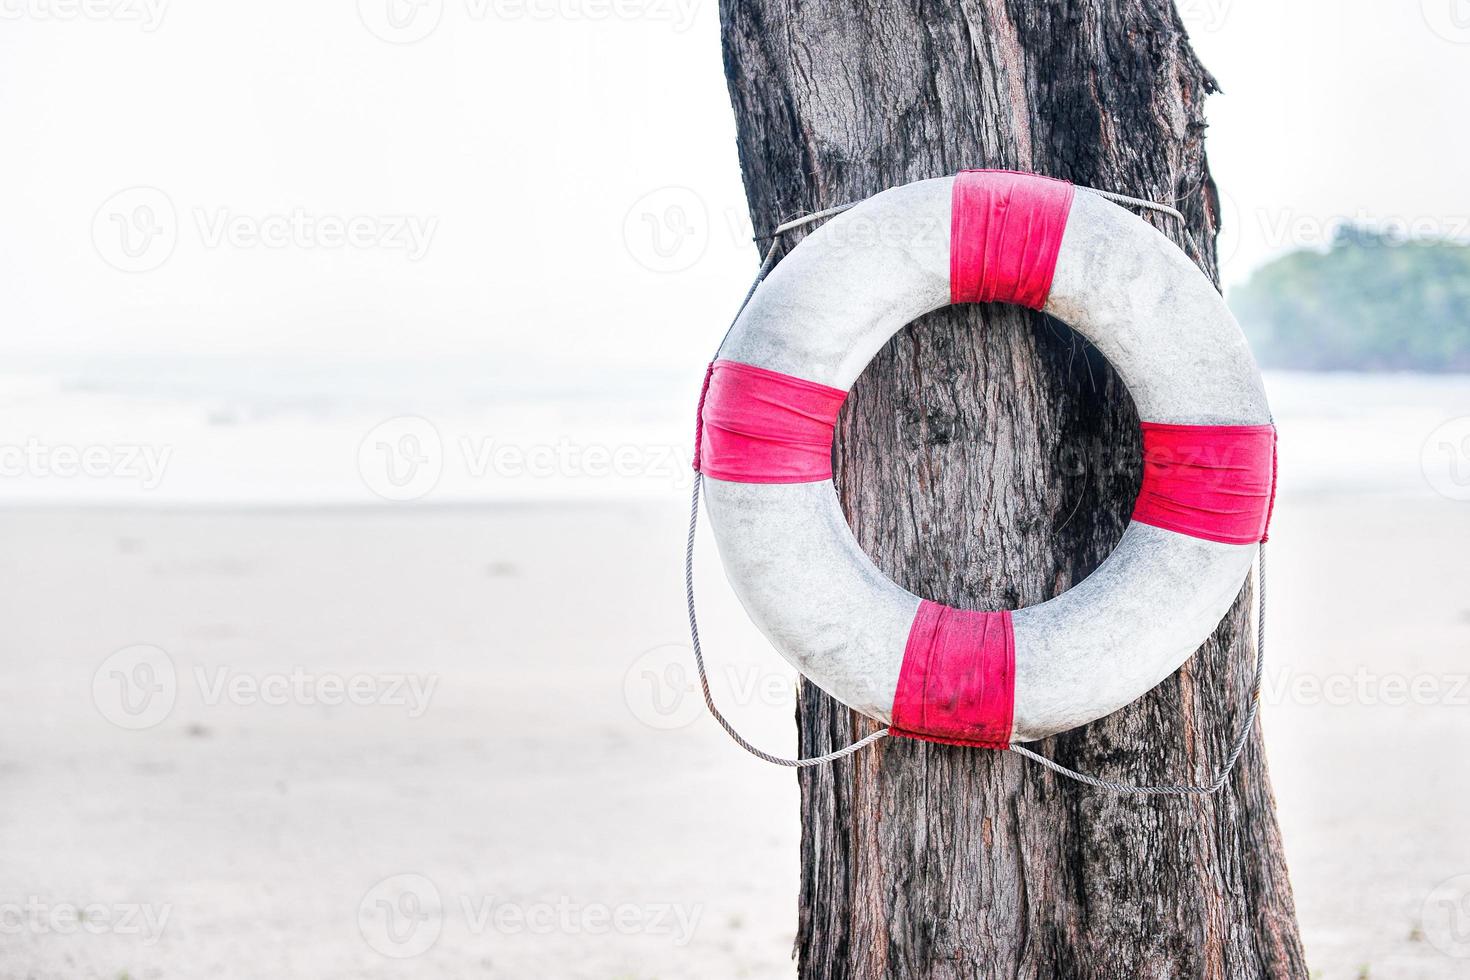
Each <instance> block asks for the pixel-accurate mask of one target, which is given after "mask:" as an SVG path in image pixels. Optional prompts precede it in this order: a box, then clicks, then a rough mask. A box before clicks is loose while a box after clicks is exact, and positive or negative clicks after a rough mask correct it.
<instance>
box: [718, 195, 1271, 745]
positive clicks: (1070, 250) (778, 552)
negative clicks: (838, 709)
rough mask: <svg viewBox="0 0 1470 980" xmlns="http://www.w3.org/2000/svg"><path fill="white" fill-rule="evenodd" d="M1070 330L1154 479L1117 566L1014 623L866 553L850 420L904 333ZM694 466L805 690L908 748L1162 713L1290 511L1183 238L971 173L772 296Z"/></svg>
mask: <svg viewBox="0 0 1470 980" xmlns="http://www.w3.org/2000/svg"><path fill="white" fill-rule="evenodd" d="M966 302H1011V303H1018V304H1021V305H1024V306H1028V307H1031V308H1034V309H1039V310H1044V311H1045V312H1046V313H1049V314H1051V315H1052V316H1055V317H1056V318H1058V319H1059V320H1062V321H1063V322H1065V323H1068V324H1070V325H1071V326H1072V327H1074V328H1075V329H1076V330H1078V331H1079V332H1080V333H1081V334H1082V335H1083V336H1085V337H1086V338H1087V339H1088V340H1089V341H1091V342H1092V343H1093V344H1094V345H1096V347H1097V348H1098V349H1099V350H1100V351H1101V352H1102V353H1103V354H1104V355H1105V356H1106V357H1107V358H1108V360H1109V361H1110V362H1111V363H1112V365H1113V366H1114V367H1115V368H1116V369H1117V371H1118V373H1119V375H1120V376H1121V377H1122V379H1123V381H1124V383H1125V384H1126V385H1127V388H1128V390H1129V392H1130V394H1131V395H1132V397H1133V400H1134V403H1135V405H1136V406H1137V409H1138V413H1139V417H1140V418H1141V419H1142V420H1143V423H1142V428H1143V433H1142V436H1143V449H1144V476H1143V484H1142V490H1141V491H1140V493H1139V497H1138V500H1137V503H1136V505H1135V509H1134V511H1133V515H1132V520H1131V521H1130V523H1129V525H1128V528H1127V530H1126V532H1125V533H1124V534H1123V537H1122V540H1121V541H1120V542H1119V544H1118V546H1117V548H1116V549H1115V550H1114V551H1113V552H1112V554H1111V555H1110V556H1109V557H1108V558H1107V559H1106V560H1105V561H1104V562H1103V563H1102V564H1101V565H1100V566H1099V567H1098V568H1097V569H1096V570H1095V571H1094V572H1093V573H1092V574H1091V575H1089V576H1088V577H1087V578H1086V579H1085V580H1084V581H1082V582H1081V583H1079V584H1077V585H1076V586H1074V587H1073V588H1071V589H1069V590H1067V591H1065V592H1064V593H1062V594H1061V595H1058V596H1057V597H1055V598H1053V599H1050V600H1048V601H1046V602H1042V603H1040V604H1037V605H1034V606H1028V607H1026V608H1023V609H1017V610H1014V611H1008V610H1001V611H965V610H959V609H953V608H950V607H947V606H943V605H940V604H938V603H935V602H931V601H929V600H926V599H922V598H920V597H919V596H916V595H913V594H911V593H909V592H907V591H906V590H904V589H902V588H900V587H899V586H898V585H896V584H895V583H893V582H892V581H890V580H889V579H888V578H887V577H886V576H885V575H884V574H883V573H882V572H880V571H879V570H878V568H877V567H876V566H875V565H874V564H873V562H872V561H871V560H869V558H868V557H867V555H865V554H864V553H863V551H862V549H861V548H860V547H859V546H858V544H857V542H856V540H855V539H854V538H853V536H852V533H851V530H850V529H849V528H848V525H847V522H846V520H845V518H844V517H843V514H842V510H841V508H840V506H839V504H838V501H837V497H836V494H835V491H834V488H833V485H832V480H831V477H832V466H831V447H832V433H833V429H834V426H835V424H836V420H837V413H838V410H839V409H840V407H841V405H842V402H843V399H844V398H845V397H846V395H847V392H848V390H849V389H850V388H851V386H852V384H853V382H854V381H855V380H856V379H857V377H858V375H859V374H860V373H861V372H862V370H863V369H864V367H865V366H866V365H867V364H868V362H869V360H871V359H872V357H873V355H874V354H876V353H877V351H878V350H879V348H880V347H881V346H882V345H883V344H884V343H885V342H887V340H888V339H889V337H891V336H892V335H893V334H894V333H895V332H896V331H898V330H900V329H901V328H902V327H903V326H904V325H906V324H908V323H909V322H910V321H912V320H914V319H916V318H918V317H919V316H922V315H923V314H925V313H928V312H930V311H932V310H935V309H937V308H939V307H941V306H945V305H947V304H950V303H966ZM698 414H699V433H698V435H697V438H696V449H695V468H696V470H698V471H699V472H700V473H701V474H702V477H703V483H704V496H705V502H706V506H707V507H708V511H709V518H710V522H711V525H712V527H713V530H714V535H715V539H716V542H717V544H718V546H719V552H720V557H721V560H722V563H723V566H724V570H725V573H726V576H727V578H728V579H729V582H730V584H731V586H732V587H733V589H734V591H735V592H736V594H737V595H738V596H739V598H740V601H741V603H742V604H743V605H744V607H745V610H746V612H747V613H748V614H749V616H750V617H751V619H752V620H753V621H754V622H755V624H756V626H757V627H758V628H759V629H760V630H761V632H762V633H763V634H764V635H765V636H766V637H767V638H768V639H769V640H770V642H771V643H772V644H773V645H774V646H775V648H776V649H777V650H778V651H779V652H780V653H781V654H782V655H783V656H784V657H785V658H786V659H787V660H788V661H790V662H791V664H792V665H793V666H795V667H796V668H797V669H798V670H799V671H800V672H801V673H802V674H803V675H805V676H806V677H807V678H809V679H810V680H811V681H813V682H814V683H816V684H817V685H818V686H819V687H821V688H822V689H823V690H825V691H826V692H827V693H829V694H831V695H832V696H833V697H835V698H836V699H837V700H839V701H841V702H843V703H844V704H846V705H848V706H849V707H851V708H853V709H856V710H857V711H860V712H862V713H863V714H865V715H868V716H870V717H872V718H874V719H877V720H879V721H881V722H884V723H886V724H888V725H890V727H891V731H892V734H895V735H908V736H911V737H916V738H921V739H927V740H931V741H938V742H947V743H955V744H963V745H978V746H987V747H992V748H1003V747H1005V746H1007V745H1009V744H1012V743H1014V742H1024V741H1031V740H1035V739H1039V738H1044V737H1046V736H1048V735H1052V734H1055V733H1057V732H1061V731H1065V730H1067V729H1070V728H1073V727H1076V726H1078V725H1082V724H1085V723H1087V722H1089V721H1093V720H1095V719H1097V718H1100V717H1102V716H1104V715H1107V714H1109V713H1111V712H1113V711H1115V710H1117V709H1119V708H1121V707H1123V706H1125V705H1127V704H1128V703H1130V702H1132V701H1134V700H1136V699H1137V698H1139V697H1140V696H1142V695H1143V694H1144V693H1145V692H1147V691H1148V690H1149V689H1151V688H1153V687H1154V686H1155V685H1157V684H1158V683H1159V682H1161V681H1162V680H1164V679H1165V678H1166V677H1168V676H1169V675H1170V674H1171V673H1173V672H1174V671H1175V670H1177V669H1178V668H1179V666H1180V665H1181V664H1182V663H1183V662H1184V661H1185V660H1186V659H1187V658H1188V657H1189V656H1190V655H1191V654H1192V653H1193V652H1194V651H1195V650H1196V649H1197V648H1198V647H1199V646H1200V645H1201V644H1202V643H1203V642H1204V641H1205V640H1206V639H1207V638H1208V637H1209V636H1210V634H1211V633H1212V632H1213V631H1214V629H1215V627H1216V626H1217V625H1218V624H1219V623H1220V621H1221V619H1222V618H1223V617H1224V615H1225V614H1226V612H1227V611H1228V610H1229V608H1230V606H1231V604H1232V603H1233V602H1234V600H1235V598H1236V597H1237V595H1238V594H1239V592H1240V589H1241V587H1242V585H1243V584H1244V582H1245V579H1246V576H1247V575H1248V573H1249V571H1250V568H1251V565H1252V561H1253V559H1254V557H1255V553H1256V550H1257V547H1258V545H1259V542H1261V541H1263V540H1264V539H1265V536H1266V529H1267V527H1268V525H1269V522H1270V511H1271V506H1272V503H1273V501H1274V496H1275V481H1276V432H1275V428H1274V426H1273V425H1272V420H1271V413H1270V409H1269V407H1268V405H1267V401H1266V394H1265V390H1264V387H1263V384H1262V380H1261V375H1260V371H1259V369H1258V368H1257V367H1256V364H1255V361H1254V359H1253V358H1252V356H1251V352H1250V349H1249V347H1248V345H1247V343H1246V340H1245V337H1244V336H1243V335H1242V333H1241V331H1240V328H1239V326H1237V324H1236V322H1235V319H1234V318H1233V317H1232V316H1231V314H1230V312H1229V310H1228V309H1227V308H1226V306H1225V304H1224V302H1223V301H1222V300H1221V297H1220V295H1219V294H1218V293H1217V292H1216V290H1215V288H1214V286H1213V285H1212V284H1211V282H1210V281H1209V280H1208V279H1207V278H1206V277H1205V276H1204V275H1203V274H1202V273H1201V272H1200V271H1199V270H1198V269H1197V268H1196V267H1195V266H1194V264H1193V263H1192V262H1191V261H1190V260H1189V258H1188V257H1186V256H1185V254H1184V253H1183V252H1182V251H1180V250H1179V249H1178V248H1177V247H1175V246H1174V244H1173V243H1171V242H1170V241H1169V240H1168V239H1167V238H1166V237H1165V236H1164V235H1162V234H1161V233H1159V232H1158V231H1156V230H1155V229H1154V228H1153V227H1151V226H1150V225H1149V224H1147V223H1146V222H1144V221H1141V220H1139V219H1138V218H1137V217H1136V216H1135V215H1133V214H1131V213H1130V212H1128V211H1126V210H1124V209H1123V208H1121V207H1119V206H1117V205H1116V204H1113V203H1111V202H1110V201H1108V200H1106V199H1105V198H1104V197H1102V196H1099V195H1098V194H1094V193H1087V192H1080V191H1078V189H1077V188H1074V186H1073V185H1071V184H1069V183H1066V182H1064V181H1059V180H1054V179H1051V178H1047V177H1041V176H1037V175H1035V174H1022V173H1015V172H1010V171H993V170H979V171H975V170H972V171H963V172H961V173H960V174H958V175H957V176H954V177H943V178H938V179H933V180H924V181H919V182H916V183H912V184H907V185H904V186H901V187H896V188H893V189H891V190H888V191H885V192H883V193H881V194H878V195H876V196H875V197H872V198H870V199H868V200H867V201H864V202H863V203H861V204H859V205H857V206H856V207H854V208H852V209H851V210H849V211H847V212H846V213H844V214H842V215H840V216H838V217H836V218H834V219H833V220H831V221H830V222H829V223H827V224H826V225H825V226H823V227H822V228H820V229H818V230H817V231H815V232H814V233H812V234H811V235H809V236H808V237H807V238H806V239H805V240H803V241H802V242H801V243H800V244H799V245H798V246H796V247H795V248H794V249H793V250H792V251H791V252H790V254H789V255H787V256H786V257H785V259H784V260H783V261H782V262H781V263H780V264H779V265H777V266H776V267H775V268H774V270H773V271H772V272H771V273H770V275H769V276H768V277H767V278H766V279H765V280H764V281H763V282H761V284H760V285H759V287H758V288H757V289H756V291H755V292H754V294H753V295H752V296H751V298H750V301H749V302H748V304H747V305H746V307H745V308H744V310H743V311H742V312H741V314H740V316H739V317H738V318H737V320H736V322H735V324H734V326H733V327H732V328H731V331H730V333H729V335H728V336H727V337H726V339H725V342H724V343H723V344H722V346H721V349H720V352H719V354H718V355H717V359H716V360H715V361H714V363H712V364H711V365H710V368H709V370H708V372H707V373H706V377H705V385H704V390H703V393H702V395H701V399H700V410H699V413H698Z"/></svg>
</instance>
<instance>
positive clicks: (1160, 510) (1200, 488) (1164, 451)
mask: <svg viewBox="0 0 1470 980" xmlns="http://www.w3.org/2000/svg"><path fill="white" fill-rule="evenodd" d="M1275 498H1276V427H1275V426H1272V425H1165V424H1162V423H1158V422H1144V423H1143V486H1142V487H1141V488H1140V489H1139V491H1138V502H1137V503H1136V504H1135V505H1134V507H1133V519H1134V520H1135V521H1138V522H1139V523H1140V524H1150V525H1152V526H1154V527H1161V528H1164V529H1165V530H1169V531H1177V532H1179V533H1180V534H1187V535H1189V536H1190V537H1195V538H1203V539H1205V540H1206V541H1219V542H1221V543H1222V544H1255V543H1256V542H1258V541H1264V540H1265V538H1266V530H1267V525H1268V524H1269V523H1270V519H1271V506H1272V504H1273V502H1274V501H1275Z"/></svg>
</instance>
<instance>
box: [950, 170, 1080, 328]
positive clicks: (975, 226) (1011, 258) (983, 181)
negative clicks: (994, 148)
mask: <svg viewBox="0 0 1470 980" xmlns="http://www.w3.org/2000/svg"><path fill="white" fill-rule="evenodd" d="M1074 192H1075V191H1074V188H1073V187H1072V185H1071V184H1070V183H1068V182H1067V181H1065V180H1056V179H1053V178H1051V177H1041V176H1038V175H1036V174H1023V173H1016V172H1014V171H1010V170H961V171H960V172H959V173H958V174H957V175H956V176H955V179H954V191H953V192H952V194H951V197H950V227H949V295H950V302H951V303H1018V304H1020V305H1021V306H1029V307H1031V308H1032V309H1034V310H1039V309H1041V308H1042V307H1043V306H1045V305H1046V297H1047V294H1048V293H1050V292H1051V281H1052V276H1053V275H1055V273H1056V269H1057V253H1058V252H1059V251H1060V250H1061V247H1062V233H1063V232H1064V231H1066V230H1067V216H1068V214H1070V213H1071V210H1072V195H1073V194H1074Z"/></svg>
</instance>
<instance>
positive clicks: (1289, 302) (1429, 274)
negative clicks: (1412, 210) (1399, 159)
mask: <svg viewBox="0 0 1470 980" xmlns="http://www.w3.org/2000/svg"><path fill="white" fill-rule="evenodd" d="M1229 300H1230V307H1231V309H1233V310H1234V311H1235V315H1236V316H1237V317H1238V318H1239V319H1240V323H1241V326H1242V327H1243V328H1244V329H1245V332H1246V335H1247V336H1248V337H1249V338H1250V340H1251V346H1252V347H1253V348H1254V350H1255V352H1256V357H1257V358H1258V359H1259V360H1260V362H1261V364H1262V365H1263V366H1265V367H1276V368H1297V369H1303V370H1316V371H1331V370H1356V371H1470V246H1466V245H1460V244H1456V243H1453V242H1446V241H1428V240H1414V239H1406V238H1404V237H1403V236H1401V235H1395V234H1391V233H1381V232H1376V231H1371V230H1367V229H1364V228H1356V227H1344V228H1342V229H1340V230H1339V231H1338V233H1337V235H1336V236H1335V237H1334V240H1333V242H1332V245H1331V247H1329V248H1328V249H1327V250H1326V251H1318V250H1301V251H1296V252H1292V253H1290V254H1289V255H1284V256H1282V257H1281V258H1279V259H1275V260H1273V261H1271V262H1269V263H1267V264H1266V265H1264V266H1262V267H1261V268H1260V269H1258V270H1256V272H1255V273H1253V274H1252V275H1251V277H1250V279H1249V280H1248V281H1247V282H1246V283H1245V285H1243V286H1240V287H1238V288H1236V289H1233V290H1231V292H1230V296H1229Z"/></svg>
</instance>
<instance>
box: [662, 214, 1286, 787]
mask: <svg viewBox="0 0 1470 980" xmlns="http://www.w3.org/2000/svg"><path fill="white" fill-rule="evenodd" d="M1077 189H1078V190H1082V191H1087V192H1089V193H1092V194H1096V195H1098V196H1099V197H1103V198H1106V199H1108V200H1111V201H1114V202H1116V203H1119V204H1124V205H1132V206H1135V207H1140V208H1146V209H1149V210H1153V211H1157V212H1159V213H1161V214H1166V215H1169V216H1170V217H1173V218H1174V219H1175V220H1177V221H1178V222H1179V227H1180V229H1181V231H1182V233H1183V235H1184V238H1185V240H1186V242H1187V243H1188V244H1189V245H1190V247H1191V249H1192V250H1194V249H1195V246H1194V240H1193V237H1192V236H1191V235H1190V233H1189V228H1188V226H1187V223H1186V222H1185V219H1184V215H1183V214H1181V213H1180V212H1179V211H1178V210H1177V209H1175V208H1173V207H1170V206H1169V205H1166V204H1159V203H1157V202H1154V201H1148V200H1145V199H1143V198H1137V197H1130V196H1128V195H1125V194H1118V193H1114V192H1112V191H1102V190H1097V189H1096V188H1092V187H1084V186H1081V185H1077ZM860 203H862V202H861V201H851V202H848V203H846V204H840V205H837V206H835V207H831V208H826V209H823V210H821V211H817V212H814V213H812V214H809V215H803V216H800V217H797V218H794V219H792V220H789V221H786V222H783V223H781V224H779V225H777V226H776V228H774V229H773V230H772V231H771V232H770V233H769V234H765V235H757V236H756V240H757V241H760V240H765V239H769V240H770V242H771V244H770V246H769V247H768V248H767V250H766V253H765V256H764V258H763V259H762V261H761V265H760V268H759V270H758V271H757V272H756V276H755V280H754V281H753V282H752V283H751V284H750V289H748V290H747V291H746V293H745V297H744V299H743V300H742V301H741V303H740V307H739V309H737V310H736V312H735V317H734V318H733V319H732V320H731V322H730V328H729V329H727V330H726V332H725V338H728V337H729V333H730V330H731V329H733V328H734V326H735V323H736V322H737V321H738V320H739V318H740V314H741V313H743V312H744V311H745V308H746V306H747V305H749V303H750V300H751V297H753V296H754V295H755V291H756V289H757V288H759V286H760V284H761V282H762V280H764V279H765V278H766V276H767V275H768V274H769V273H770V271H771V269H772V268H773V267H774V266H775V264H776V255H777V252H778V250H779V248H780V244H781V238H782V236H783V235H784V234H786V233H787V232H790V231H793V230H795V229H797V228H800V227H803V226H805V225H808V224H811V223H813V222H816V221H820V220H823V219H825V218H830V217H833V216H835V215H838V214H841V213H842V212H844V211H846V210H848V209H850V208H852V207H855V206H856V205H858V204H860ZM725 338H722V339H721V341H720V346H719V347H717V348H716V350H715V358H712V359H711V361H712V362H713V361H714V360H715V359H718V357H719V353H720V349H721V348H723V347H724V344H725ZM706 383H707V381H706ZM698 443H699V440H698V438H697V437H696V453H697V452H698ZM703 485H704V477H703V474H702V473H700V472H698V470H697V469H696V472H695V475H694V489H693V493H692V495H691V498H690V506H689V534H688V539H687V543H686V546H685V551H684V587H685V598H686V602H687V606H688V612H689V638H690V645H691V647H692V648H693V651H694V663H695V667H696V669H697V671H698V674H699V684H700V690H701V693H702V694H703V696H704V703H705V706H706V707H707V708H708V709H709V712H710V714H711V715H712V716H713V717H714V719H715V721H716V722H718V723H719V725H720V727H721V728H723V729H724V731H725V733H726V734H727V735H729V736H730V738H731V739H732V740H733V741H734V742H735V744H736V745H739V746H740V747H741V748H742V749H744V750H745V751H746V752H749V753H750V754H751V755H753V756H755V757H756V758H758V759H761V760H763V761H765V762H769V763H771V764H772V765H777V766H785V767H788V768H796V769H804V768H809V767H812V766H820V765H826V764H829V763H832V762H836V761H837V760H838V759H843V758H846V757H847V756H849V755H852V754H853V753H855V752H857V751H859V750H861V749H863V748H865V747H866V746H868V745H871V744H873V743H874V742H877V741H879V740H880V739H883V738H886V737H887V736H888V735H889V734H890V728H888V727H884V728H880V729H878V730H877V731H875V732H872V733H870V734H868V735H866V736H864V737H863V738H860V739H858V740H857V741H855V742H853V743H851V744H849V745H846V746H844V747H843V748H840V749H838V750H836V751H834V752H829V753H827V754H825V755H819V756H811V757H808V758H800V759H790V758H784V757H781V756H776V755H772V754H770V753H768V752H764V751H762V750H761V749H759V748H757V747H756V746H754V745H752V744H751V743H750V742H749V741H747V740H746V739H745V738H744V737H743V736H742V735H741V734H740V733H739V732H738V731H737V730H736V729H735V727H734V725H732V724H731V723H730V721H729V719H727V718H726V717H725V716H724V714H722V713H721V712H720V710H719V708H718V707H717V706H716V705H715V701H714V696H713V694H712V693H711V691H710V685H709V676H708V672H707V670H706V668H705V663H704V650H703V648H702V646H701V644H700V639H699V619H698V615H697V613H696V610H695V596H694V539H695V534H696V532H697V530H698V527H699V504H700V497H701V493H702V490H703ZM1255 578H1256V598H1257V612H1256V622H1257V625H1256V658H1255V672H1254V676H1253V679H1252V688H1251V695H1250V699H1249V702H1248V704H1247V707H1246V717H1245V720H1244V723H1243V724H1242V725H1241V728H1240V732H1239V734H1238V735H1237V736H1236V738H1235V740H1234V742H1233V743H1232V746H1231V750H1230V755H1229V757H1228V758H1227V759H1226V761H1225V764H1224V765H1223V766H1222V767H1221V768H1220V771H1219V772H1218V773H1217V774H1216V776H1215V778H1214V779H1213V780H1211V781H1210V782H1209V783H1207V784H1205V785H1157V786H1145V785H1137V784H1133V783H1123V782H1117V781H1115V780H1109V779H1103V778H1101V777H1098V776H1093V775H1090V774H1088V773H1084V772H1079V771H1077V770H1075V769H1069V768H1068V767H1066V766H1063V765H1062V764H1060V763H1058V762H1055V761H1053V760H1051V759H1048V758H1047V757H1045V756H1043V755H1040V754H1038V753H1036V752H1033V751H1031V750H1030V749H1027V748H1025V747H1023V746H1022V745H1020V744H1019V743H1010V744H1008V745H1006V746H1005V748H1006V749H1008V750H1009V751H1011V752H1014V753H1016V754H1017V755H1020V756H1023V757H1025V758H1027V759H1030V760H1032V761H1033V762H1036V763H1039V764H1040V765H1042V766H1045V767H1046V768H1047V769H1050V770H1051V771H1052V772H1055V773H1057V774H1058V775H1061V776H1065V777H1066V778H1068V779H1072V780H1075V781H1076V782H1079V783H1083V784H1084V785H1087V786H1092V787H1095V788H1097V789H1105V790H1109V791H1110V792H1114V793H1121V794H1132V795H1140V796H1208V795H1211V794H1214V793H1216V792H1218V791H1219V790H1220V789H1221V788H1222V787H1224V785H1225V783H1226V782H1228V781H1229V778H1230V774H1231V773H1232V772H1233V771H1234V769H1235V765H1236V763H1237V762H1239V760H1240V756H1241V755H1242V753H1243V752H1244V750H1245V745H1246V742H1247V741H1248V740H1249V738H1250V733H1251V730H1252V729H1253V728H1254V727H1255V722H1256V716H1257V713H1258V711H1259V708H1260V700H1261V685H1262V680H1263V676H1264V672H1265V662H1266V546H1265V542H1264V540H1263V541H1262V542H1261V543H1260V545H1259V547H1258V549H1257V553H1256V570H1255Z"/></svg>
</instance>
